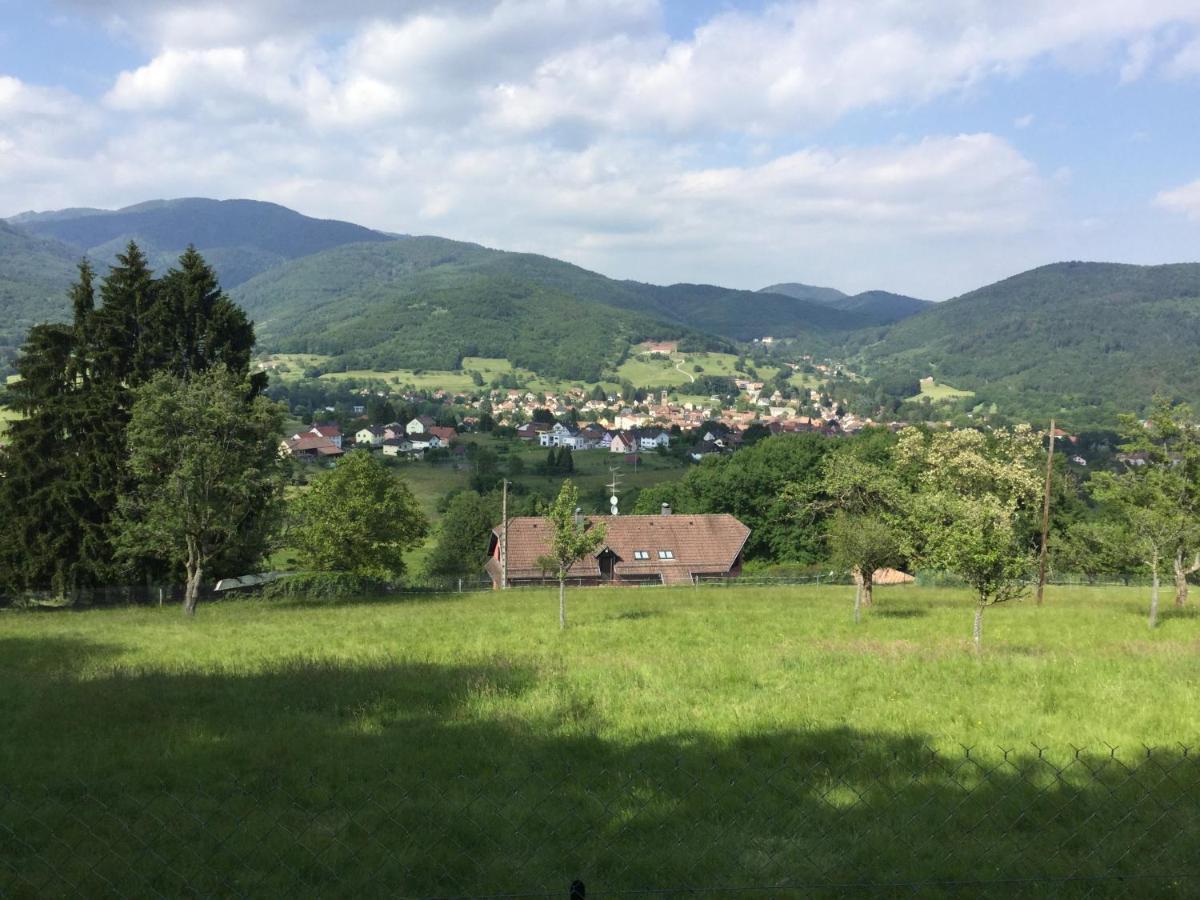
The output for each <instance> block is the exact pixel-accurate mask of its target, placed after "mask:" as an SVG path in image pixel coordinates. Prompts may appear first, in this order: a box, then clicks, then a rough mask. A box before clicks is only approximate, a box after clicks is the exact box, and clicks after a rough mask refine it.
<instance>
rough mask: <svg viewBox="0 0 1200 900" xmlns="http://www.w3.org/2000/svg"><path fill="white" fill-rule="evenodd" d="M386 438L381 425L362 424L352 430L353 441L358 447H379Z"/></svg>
mask: <svg viewBox="0 0 1200 900" xmlns="http://www.w3.org/2000/svg"><path fill="white" fill-rule="evenodd" d="M385 440H387V433H386V431H385V429H384V428H383V426H381V425H364V426H363V427H362V428H360V429H358V431H356V432H354V443H355V445H356V446H358V447H380V446H382V445H383V442H384V441H385Z"/></svg>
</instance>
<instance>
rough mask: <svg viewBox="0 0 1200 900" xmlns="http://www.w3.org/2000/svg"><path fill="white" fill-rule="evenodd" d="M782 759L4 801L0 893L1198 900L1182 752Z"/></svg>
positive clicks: (224, 783)
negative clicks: (1121, 899) (1187, 899)
mask: <svg viewBox="0 0 1200 900" xmlns="http://www.w3.org/2000/svg"><path fill="white" fill-rule="evenodd" d="M805 741H806V739H804V738H802V737H800V736H795V737H794V739H792V742H791V743H779V742H775V741H773V740H770V739H767V738H764V739H762V740H750V741H748V742H743V743H741V744H740V745H738V746H734V747H729V748H726V749H724V750H720V751H714V750H712V748H711V746H709V745H705V747H704V748H703V749H701V748H699V747H696V748H688V747H686V746H681V745H676V746H675V747H674V752H673V753H670V754H668V753H666V752H665V751H662V750H658V751H647V750H646V748H641V749H631V750H628V751H620V750H616V749H613V748H611V747H610V748H607V749H599V748H596V747H591V748H590V749H589V748H588V747H587V746H584V747H581V748H579V749H578V752H576V753H574V754H572V758H573V759H574V762H573V763H567V762H565V761H563V762H560V763H558V764H555V765H540V764H533V763H527V764H526V765H524V766H521V765H513V764H507V763H505V764H493V763H492V762H490V761H489V760H487V759H481V760H480V761H479V765H478V766H477V767H476V768H473V769H472V770H471V771H453V772H437V773H435V772H418V771H407V772H388V773H384V774H377V775H371V776H368V775H367V774H365V773H362V772H325V773H323V774H322V773H317V772H310V773H308V774H306V775H305V776H304V777H290V776H288V775H283V774H276V775H269V776H267V775H264V776H261V777H256V778H245V779H238V778H223V779H220V780H219V781H206V782H204V783H197V782H190V781H188V780H187V778H186V777H184V778H181V779H180V780H178V781H175V782H172V783H166V782H161V781H155V782H149V783H147V782H145V781H139V780H137V779H136V777H130V778H128V779H125V780H122V781H119V782H117V781H113V782H108V783H92V784H85V783H76V782H72V781H63V782H59V783H55V784H53V785H41V786H38V785H20V786H14V785H9V786H7V787H2V788H0V894H2V895H4V896H12V897H60V896H86V897H102V896H131V897H177V896H222V897H225V896H236V897H242V896H245V897H279V896H289V895H290V896H305V897H307V896H338V897H353V896H364V895H366V896H377V895H378V896H383V895H386V896H391V897H434V896H437V897H449V896H461V897H495V896H548V897H562V898H566V897H568V896H569V888H570V886H571V885H572V883H573V882H576V881H578V882H579V883H580V884H577V885H576V886H575V889H576V893H577V894H579V893H580V891H581V890H582V889H583V887H584V886H586V895H587V896H588V897H611V896H632V895H654V896H685V895H686V896H698V895H699V896H754V897H775V896H794V897H834V896H847V895H851V896H878V897H891V896H898V895H904V896H922V897H923V896H950V895H953V896H1005V897H1008V896H1014V895H1017V896H1039V897H1060V896H1067V897H1110V896H1117V897H1158V896H1163V897H1171V896H1174V897H1195V896H1200V766H1198V765H1197V759H1196V756H1195V755H1194V754H1193V753H1192V752H1191V751H1190V750H1189V749H1188V748H1187V747H1182V746H1175V747H1171V748H1160V749H1151V748H1138V749H1136V750H1133V749H1129V750H1122V749H1117V748H1107V747H1103V748H1092V749H1087V750H1084V749H1073V748H1071V749H1063V750H1061V751H1058V752H1055V751H1051V750H1047V749H1042V748H1037V747H1030V748H1027V749H1022V750H1004V749H987V750H985V749H981V748H965V747H964V748H961V749H959V750H956V751H954V752H937V751H935V750H932V749H929V748H927V747H923V746H921V745H920V744H918V743H909V742H906V741H904V740H903V739H895V740H888V741H879V742H876V743H872V744H858V745H854V746H850V745H838V740H837V738H836V737H834V738H830V737H829V736H828V735H826V736H825V737H824V738H823V739H821V740H817V739H816V738H814V739H813V742H812V743H806V742H805ZM822 747H831V748H832V749H830V750H829V751H826V750H824V749H821V748H822ZM504 758H505V759H509V758H510V756H509V755H506V756H505V757H504Z"/></svg>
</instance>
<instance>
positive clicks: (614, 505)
mask: <svg viewBox="0 0 1200 900" xmlns="http://www.w3.org/2000/svg"><path fill="white" fill-rule="evenodd" d="M608 471H609V472H610V473H612V481H610V482H609V483H608V505H609V508H610V509H611V510H612V514H613V515H614V516H615V515H619V512H618V499H617V498H618V495H619V492H620V488H621V479H619V478H618V477H617V476H618V475H619V474H620V473H621V469H620V467H619V466H609V467H608Z"/></svg>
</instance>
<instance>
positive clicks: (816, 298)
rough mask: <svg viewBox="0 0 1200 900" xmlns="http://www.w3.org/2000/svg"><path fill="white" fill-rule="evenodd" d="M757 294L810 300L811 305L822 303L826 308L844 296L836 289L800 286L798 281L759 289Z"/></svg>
mask: <svg viewBox="0 0 1200 900" xmlns="http://www.w3.org/2000/svg"><path fill="white" fill-rule="evenodd" d="M758 292H759V293H760V294H783V296H785V297H794V298H795V299H797V300H811V301H812V302H813V303H823V304H825V305H826V306H832V305H833V304H834V302H835V301H837V300H841V299H843V298H844V297H845V296H846V295H845V294H843V293H842V292H841V291H839V290H838V289H837V288H831V287H817V286H816V285H814V284H802V283H800V282H799V281H785V282H782V283H781V284H772V285H768V286H767V287H765V288H759V289H758Z"/></svg>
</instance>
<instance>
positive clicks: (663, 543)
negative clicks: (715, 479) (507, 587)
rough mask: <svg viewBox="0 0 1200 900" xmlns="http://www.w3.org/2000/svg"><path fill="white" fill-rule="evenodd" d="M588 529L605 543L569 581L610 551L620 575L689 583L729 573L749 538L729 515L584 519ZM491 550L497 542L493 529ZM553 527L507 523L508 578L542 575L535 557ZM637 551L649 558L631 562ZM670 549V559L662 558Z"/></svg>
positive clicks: (542, 522) (595, 570) (594, 568)
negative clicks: (601, 529) (595, 529)
mask: <svg viewBox="0 0 1200 900" xmlns="http://www.w3.org/2000/svg"><path fill="white" fill-rule="evenodd" d="M586 521H587V524H588V526H589V527H590V526H592V525H594V524H595V523H598V522H603V523H604V525H605V539H604V542H603V544H601V546H600V547H599V548H598V549H597V551H596V553H595V554H594V555H592V556H588V557H585V558H584V559H582V560H580V561H579V562H577V563H576V564H575V565H573V566H572V567H571V570H570V572H569V576H570V577H571V578H588V577H593V578H594V577H598V576H599V574H600V564H599V562H598V561H597V557H598V556H599V555H600V554H601V553H602V552H603V551H604V549H605V548H608V549H609V550H611V551H612V552H613V553H615V554H616V556H617V564H616V573H617V575H618V577H629V576H638V575H654V574H660V575H662V578H663V581H664V582H666V583H668V584H669V583H672V582H676V583H678V582H688V581H691V576H692V575H693V574H699V573H722V572H728V571H729V570H730V569H732V568H733V567H734V565H735V564H736V563H737V559H738V555H739V554H740V553H741V551H742V547H743V546H745V544H746V539H747V538H748V537H749V536H750V529H749V528H747V527H746V526H745V525H743V524H742V523H741V522H739V521H738V520H737V519H736V518H734V517H733V516H731V515H729V514H727V513H719V514H712V515H668V516H663V515H657V516H588V517H587V520H586ZM492 534H493V541H492V546H493V547H495V543H496V541H497V540H498V539H499V535H500V530H499V527H497V528H495V529H493V531H492ZM550 535H551V528H550V524H549V521H548V520H547V519H544V518H534V517H521V518H515V519H511V520H510V521H509V524H508V576H509V578H514V579H519V578H537V577H540V576H541V575H542V570H541V567H540V566H539V565H538V559H539V558H541V557H543V556H545V555H546V554H547V553H549V551H550ZM635 551H645V552H646V553H647V554H648V555H649V558H647V559H635V558H634V553H635ZM659 551H669V552H670V553H671V554H672V557H673V558H671V559H661V558H660V557H659Z"/></svg>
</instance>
